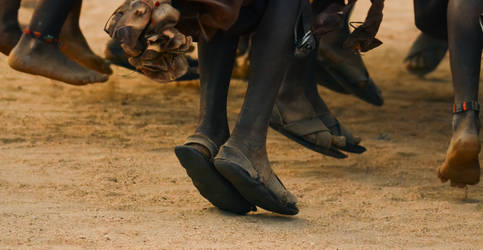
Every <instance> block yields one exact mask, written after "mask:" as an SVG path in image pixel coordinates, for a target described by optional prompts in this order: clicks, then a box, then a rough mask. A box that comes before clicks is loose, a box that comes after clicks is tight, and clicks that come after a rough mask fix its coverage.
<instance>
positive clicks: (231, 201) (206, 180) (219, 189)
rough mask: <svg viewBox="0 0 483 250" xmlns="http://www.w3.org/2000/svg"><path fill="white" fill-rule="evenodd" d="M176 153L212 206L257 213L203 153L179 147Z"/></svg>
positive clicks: (230, 210) (235, 211)
mask: <svg viewBox="0 0 483 250" xmlns="http://www.w3.org/2000/svg"><path fill="white" fill-rule="evenodd" d="M174 152H175V153H176V157H178V160H179V162H180V163H181V166H183V168H185V169H186V172H187V173H188V176H189V177H190V178H191V180H192V182H193V184H194V185H195V187H196V188H197V189H198V191H199V192H200V194H201V195H202V196H203V197H204V198H206V199H207V200H208V201H209V202H210V203H211V204H213V205H214V206H216V207H218V208H219V209H221V210H225V211H229V212H233V213H236V214H241V215H243V214H246V213H248V212H250V211H256V207H255V206H254V205H252V204H250V203H249V202H248V201H247V200H246V199H245V198H243V196H242V195H241V194H240V193H239V192H238V191H237V190H236V189H235V188H234V187H233V185H232V184H230V182H228V181H227V180H226V179H225V178H224V177H223V176H222V175H221V174H220V173H218V172H217V171H216V169H215V166H214V165H213V163H212V162H211V161H209V160H207V159H206V158H205V157H204V156H203V154H202V153H201V152H199V151H198V150H196V149H194V148H192V147H189V146H178V147H176V148H175V149H174Z"/></svg>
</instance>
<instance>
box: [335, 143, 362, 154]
mask: <svg viewBox="0 0 483 250" xmlns="http://www.w3.org/2000/svg"><path fill="white" fill-rule="evenodd" d="M338 149H340V150H342V151H345V152H349V153H353V154H362V153H364V152H366V151H367V149H366V148H365V147H363V146H361V145H357V144H351V143H347V144H346V146H345V147H340V148H338Z"/></svg>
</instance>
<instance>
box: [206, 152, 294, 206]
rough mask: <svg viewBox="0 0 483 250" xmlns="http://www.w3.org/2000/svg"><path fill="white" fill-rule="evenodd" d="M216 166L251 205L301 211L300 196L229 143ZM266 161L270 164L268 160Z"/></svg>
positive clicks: (217, 157)
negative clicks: (298, 199) (259, 169)
mask: <svg viewBox="0 0 483 250" xmlns="http://www.w3.org/2000/svg"><path fill="white" fill-rule="evenodd" d="M214 162H215V167H216V169H217V170H218V172H220V173H221V174H222V175H223V176H224V177H225V178H226V179H228V180H229V181H230V182H231V183H232V184H233V186H235V188H236V189H237V190H238V191H239V192H240V193H241V194H242V195H243V197H244V198H245V199H247V200H248V201H249V202H250V203H251V204H254V205H257V206H259V207H261V208H263V209H265V210H268V211H272V212H276V213H279V214H285V215H295V214H297V213H298V212H299V210H298V208H297V205H296V203H297V199H296V198H295V196H294V195H292V194H291V193H290V192H289V191H288V190H287V189H286V188H285V186H284V185H283V184H282V182H281V181H280V179H279V178H278V177H277V176H276V175H275V173H273V171H272V170H271V168H270V167H268V168H267V169H269V170H270V171H257V169H256V168H255V167H254V166H253V165H252V163H251V162H250V160H249V159H248V158H247V157H246V156H245V155H244V154H243V153H242V152H241V151H240V150H238V149H237V148H236V147H234V146H231V145H230V144H229V143H226V144H225V145H223V147H222V148H221V150H220V153H218V155H217V156H216V158H215V160H214ZM265 164H268V165H270V163H269V162H268V161H267V162H265Z"/></svg>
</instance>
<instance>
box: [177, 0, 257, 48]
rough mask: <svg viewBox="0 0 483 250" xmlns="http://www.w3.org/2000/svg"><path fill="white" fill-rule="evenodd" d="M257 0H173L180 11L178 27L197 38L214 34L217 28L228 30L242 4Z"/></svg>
mask: <svg viewBox="0 0 483 250" xmlns="http://www.w3.org/2000/svg"><path fill="white" fill-rule="evenodd" d="M254 1H257V0H173V1H172V4H173V7H175V8H176V9H178V10H179V11H180V13H181V17H180V21H179V23H178V25H177V27H178V29H179V30H180V31H181V32H183V33H184V34H190V35H191V36H192V37H193V38H195V39H197V38H199V37H201V36H204V37H206V38H207V39H209V38H211V37H213V36H214V34H215V33H216V32H217V31H218V30H228V29H230V28H231V27H232V26H233V25H234V24H235V22H236V21H237V20H238V17H239V14H240V10H241V8H242V6H246V5H249V4H253V2H254Z"/></svg>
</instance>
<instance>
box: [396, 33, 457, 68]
mask: <svg viewBox="0 0 483 250" xmlns="http://www.w3.org/2000/svg"><path fill="white" fill-rule="evenodd" d="M447 51H448V41H446V40H441V39H437V38H433V37H431V36H429V35H426V34H424V33H421V34H420V35H419V37H418V38H417V39H416V41H414V43H413V45H412V47H411V49H410V50H409V52H408V55H407V57H406V59H404V61H405V62H406V69H407V70H408V71H409V73H411V74H414V75H417V76H419V77H424V76H425V75H427V74H429V73H431V72H433V71H434V70H435V69H436V68H437V67H438V65H439V64H440V63H441V61H442V60H443V58H444V56H445V55H446V52H447Z"/></svg>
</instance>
